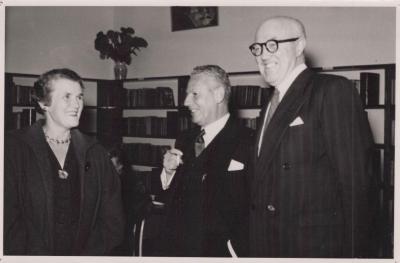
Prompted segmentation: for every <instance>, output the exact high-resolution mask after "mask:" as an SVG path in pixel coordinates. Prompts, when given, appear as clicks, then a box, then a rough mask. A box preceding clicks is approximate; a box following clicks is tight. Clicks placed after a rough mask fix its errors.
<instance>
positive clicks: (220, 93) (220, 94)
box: [214, 86, 225, 103]
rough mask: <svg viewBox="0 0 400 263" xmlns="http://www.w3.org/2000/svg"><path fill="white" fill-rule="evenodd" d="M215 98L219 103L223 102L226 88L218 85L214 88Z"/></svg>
mask: <svg viewBox="0 0 400 263" xmlns="http://www.w3.org/2000/svg"><path fill="white" fill-rule="evenodd" d="M214 98H215V100H216V101H217V103H221V102H222V101H223V100H224V98H225V89H224V87H222V86H218V87H217V88H215V89H214Z"/></svg>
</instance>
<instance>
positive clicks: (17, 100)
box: [12, 83, 33, 105]
mask: <svg viewBox="0 0 400 263" xmlns="http://www.w3.org/2000/svg"><path fill="white" fill-rule="evenodd" d="M32 89H33V87H31V86H24V85H16V84H15V83H13V87H12V91H13V94H12V103H13V104H14V105H33V99H32Z"/></svg>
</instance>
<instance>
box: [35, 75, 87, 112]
mask: <svg viewBox="0 0 400 263" xmlns="http://www.w3.org/2000/svg"><path fill="white" fill-rule="evenodd" d="M57 79H68V80H71V81H75V82H78V83H79V85H80V86H81V88H82V89H84V85H83V81H82V78H81V77H80V76H79V75H78V73H76V72H75V71H73V70H71V69H68V68H60V69H52V70H49V71H47V72H46V73H43V74H42V75H41V76H40V77H39V78H38V80H37V81H36V82H35V84H34V86H33V89H32V98H33V100H34V102H35V104H36V111H38V112H39V113H42V114H43V109H42V108H41V107H40V105H39V102H43V103H44V104H45V105H50V103H51V96H50V94H51V92H52V91H53V87H52V84H51V83H52V82H53V81H54V80H57Z"/></svg>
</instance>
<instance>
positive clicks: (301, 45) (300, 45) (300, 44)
mask: <svg viewBox="0 0 400 263" xmlns="http://www.w3.org/2000/svg"><path fill="white" fill-rule="evenodd" d="M305 48H306V39H305V38H304V37H300V38H299V39H298V40H297V45H296V56H301V55H302V54H303V52H304V49H305Z"/></svg>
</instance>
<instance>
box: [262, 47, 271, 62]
mask: <svg viewBox="0 0 400 263" xmlns="http://www.w3.org/2000/svg"><path fill="white" fill-rule="evenodd" d="M271 54H272V53H271V52H269V51H268V50H267V46H266V45H262V53H261V55H260V58H261V59H265V58H268V57H269V56H270V55H271Z"/></svg>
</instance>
